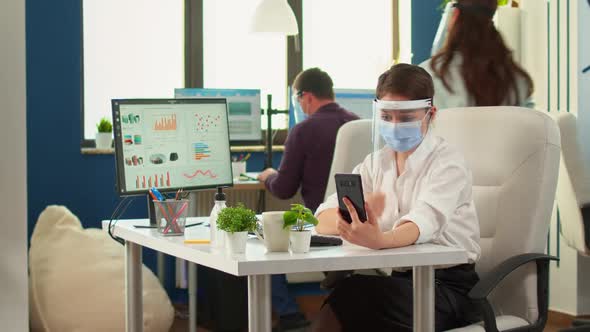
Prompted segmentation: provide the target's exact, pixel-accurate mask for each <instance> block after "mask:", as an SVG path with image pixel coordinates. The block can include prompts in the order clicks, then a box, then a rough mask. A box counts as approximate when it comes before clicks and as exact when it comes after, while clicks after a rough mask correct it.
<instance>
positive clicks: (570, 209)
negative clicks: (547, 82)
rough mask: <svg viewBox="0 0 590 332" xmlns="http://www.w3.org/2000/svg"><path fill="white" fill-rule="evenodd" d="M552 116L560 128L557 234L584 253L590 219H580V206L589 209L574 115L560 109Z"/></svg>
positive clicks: (589, 184) (588, 175)
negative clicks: (558, 227) (558, 230)
mask: <svg viewBox="0 0 590 332" xmlns="http://www.w3.org/2000/svg"><path fill="white" fill-rule="evenodd" d="M553 117H554V119H555V121H556V122H557V125H558V126H559V130H560V132H561V163H560V166H559V180H558V182H557V207H558V208H559V216H560V218H559V219H560V223H561V234H562V235H563V237H564V239H565V241H566V242H567V244H568V245H569V246H570V247H572V248H574V249H576V250H577V251H578V252H580V253H581V254H583V255H586V256H588V255H590V249H589V247H590V243H588V242H589V241H587V239H588V238H589V237H590V236H589V234H588V232H590V220H588V221H587V222H586V223H584V215H583V214H582V208H583V207H584V208H585V209H590V169H589V167H588V166H587V164H586V163H585V162H584V157H583V153H582V149H581V146H580V141H579V139H578V133H577V121H576V116H575V115H574V114H572V113H567V112H560V113H557V114H554V115H553ZM587 217H588V216H587Z"/></svg>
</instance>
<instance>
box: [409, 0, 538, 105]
mask: <svg viewBox="0 0 590 332" xmlns="http://www.w3.org/2000/svg"><path fill="white" fill-rule="evenodd" d="M453 7H454V11H453V12H452V13H451V15H452V16H451V20H450V22H449V31H448V34H447V39H446V41H445V43H444V46H443V48H442V49H441V50H440V51H439V52H438V53H437V54H435V55H434V56H433V57H432V58H430V59H428V60H426V61H425V62H423V63H422V64H421V65H420V66H421V67H422V68H424V69H426V70H427V71H428V72H429V74H430V75H431V76H432V77H433V80H434V90H435V98H436V105H437V107H438V108H439V109H444V108H450V107H467V106H497V105H509V106H524V107H534V104H533V102H532V101H531V99H530V98H531V95H532V93H533V81H532V79H531V77H530V76H529V74H528V73H527V72H526V71H525V70H524V69H523V68H522V67H521V66H520V65H519V64H517V63H516V62H515V61H514V59H513V57H512V51H511V50H510V49H509V48H508V47H507V46H506V44H505V43H504V40H503V39H502V36H501V35H500V33H499V32H498V30H497V29H496V27H495V26H494V23H493V22H492V18H493V16H494V13H495V12H496V9H497V8H498V3H497V0H458V1H457V2H456V3H454V4H453Z"/></svg>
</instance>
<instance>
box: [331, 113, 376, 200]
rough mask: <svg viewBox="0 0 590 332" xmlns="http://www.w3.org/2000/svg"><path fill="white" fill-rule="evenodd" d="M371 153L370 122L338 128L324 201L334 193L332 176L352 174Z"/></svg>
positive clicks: (351, 122)
mask: <svg viewBox="0 0 590 332" xmlns="http://www.w3.org/2000/svg"><path fill="white" fill-rule="evenodd" d="M372 151H373V146H372V143H371V120H356V121H350V122H347V123H345V124H344V125H343V126H342V127H340V129H339V130H338V135H336V145H335V147H334V157H333V158H332V166H331V168H330V176H329V177H328V185H327V186H326V194H325V195H324V200H325V199H326V198H328V196H330V195H332V194H333V193H335V192H336V185H335V183H334V174H336V173H350V172H352V170H353V169H354V167H355V166H356V165H358V164H360V163H361V162H362V161H363V160H364V159H365V157H366V156H367V155H369V154H370V153H371V152H372Z"/></svg>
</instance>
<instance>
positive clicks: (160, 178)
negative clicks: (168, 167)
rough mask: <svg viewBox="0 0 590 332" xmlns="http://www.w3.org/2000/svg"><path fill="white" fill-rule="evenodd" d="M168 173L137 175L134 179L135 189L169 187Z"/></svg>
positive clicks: (170, 184)
mask: <svg viewBox="0 0 590 332" xmlns="http://www.w3.org/2000/svg"><path fill="white" fill-rule="evenodd" d="M171 186H172V183H171V181H170V172H166V174H164V173H161V174H158V173H154V174H149V175H137V176H136V177H135V189H146V188H151V187H156V188H162V187H171Z"/></svg>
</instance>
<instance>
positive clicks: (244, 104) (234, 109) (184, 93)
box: [174, 88, 262, 142]
mask: <svg viewBox="0 0 590 332" xmlns="http://www.w3.org/2000/svg"><path fill="white" fill-rule="evenodd" d="M174 97H176V98H226V99H227V106H228V111H229V138H230V140H231V141H232V142H261V140H262V131H261V129H260V121H261V118H260V90H258V89H196V88H194V89H175V90H174Z"/></svg>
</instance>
